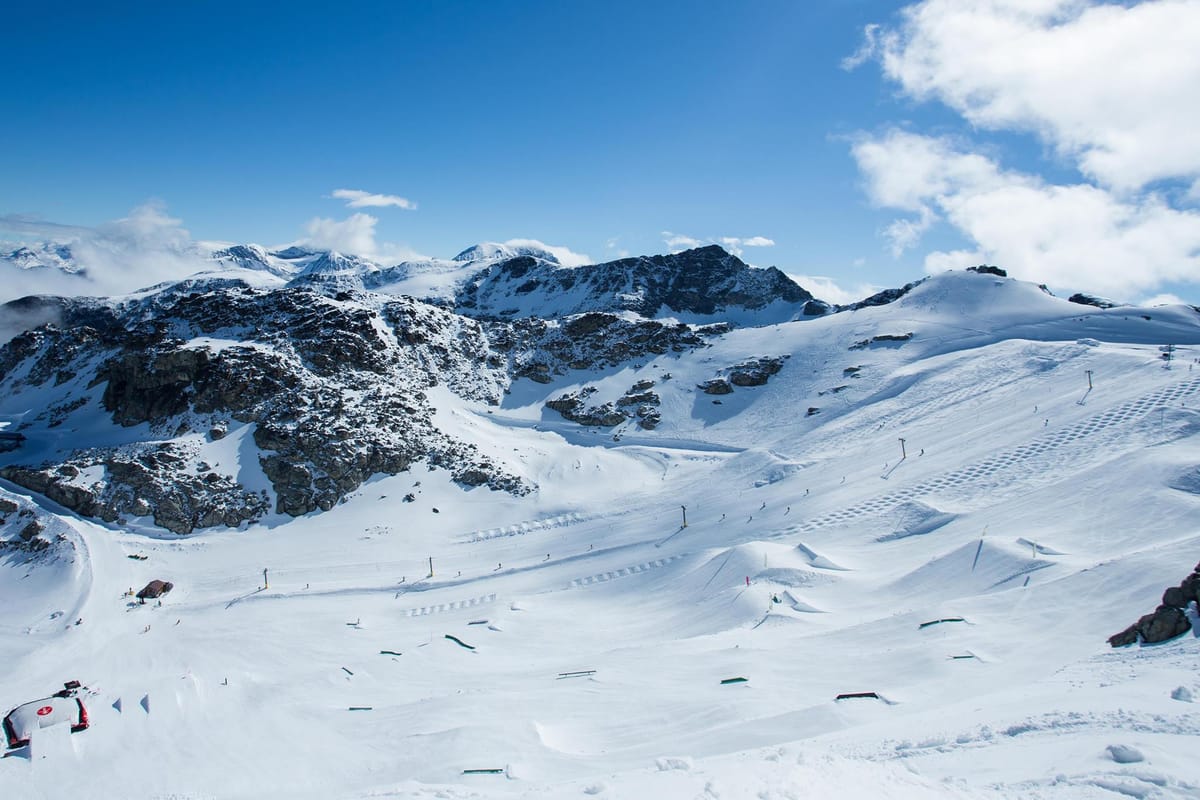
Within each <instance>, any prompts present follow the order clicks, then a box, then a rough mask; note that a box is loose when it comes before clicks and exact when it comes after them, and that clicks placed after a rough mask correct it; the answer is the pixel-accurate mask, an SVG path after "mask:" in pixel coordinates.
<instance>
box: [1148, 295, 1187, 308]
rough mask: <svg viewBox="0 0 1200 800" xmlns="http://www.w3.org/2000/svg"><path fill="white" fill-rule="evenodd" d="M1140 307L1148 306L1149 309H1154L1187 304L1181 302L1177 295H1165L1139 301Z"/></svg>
mask: <svg viewBox="0 0 1200 800" xmlns="http://www.w3.org/2000/svg"><path fill="white" fill-rule="evenodd" d="M1138 305H1139V306H1146V307H1148V308H1149V307H1153V306H1179V305H1187V303H1186V302H1185V301H1183V300H1181V299H1180V298H1179V297H1177V296H1176V295H1173V294H1170V293H1165V294H1156V295H1154V296H1153V297H1147V298H1146V299H1144V300H1139V301H1138Z"/></svg>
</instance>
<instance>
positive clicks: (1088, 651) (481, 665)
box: [0, 247, 1200, 800]
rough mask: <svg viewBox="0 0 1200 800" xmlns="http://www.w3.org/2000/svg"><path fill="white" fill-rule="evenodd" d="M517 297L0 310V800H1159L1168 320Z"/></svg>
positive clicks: (175, 302) (754, 298) (591, 268)
mask: <svg viewBox="0 0 1200 800" xmlns="http://www.w3.org/2000/svg"><path fill="white" fill-rule="evenodd" d="M547 256H552V254H549V253H542V254H537V253H530V252H525V253H517V252H507V251H501V250H497V249H489V248H483V249H475V253H474V254H472V255H468V256H466V257H465V258H463V259H462V260H458V261H451V260H447V261H427V262H412V263H409V264H402V265H394V266H381V265H376V264H372V263H370V262H366V261H363V260H361V259H351V258H346V257H342V256H337V255H336V254H330V253H318V252H313V251H308V250H303V249H301V248H296V249H290V250H282V251H272V252H268V251H266V250H264V249H262V248H252V247H245V248H238V247H231V248H227V249H226V252H224V253H223V254H222V255H220V256H219V257H218V258H217V261H219V262H221V263H219V264H217V267H216V269H215V270H213V271H211V272H208V273H205V274H204V275H200V276H196V277H194V278H192V279H189V280H187V281H182V282H176V283H171V284H165V285H162V286H158V287H154V288H152V289H149V290H145V291H143V292H139V293H136V294H133V295H129V296H125V297H116V298H91V299H86V298H74V299H71V298H49V297H41V298H28V299H25V300H22V301H17V302H16V303H12V304H8V305H7V306H5V307H4V310H5V312H6V313H7V314H8V315H10V316H13V317H14V318H17V319H24V320H31V322H29V323H28V324H27V325H26V326H25V327H26V329H25V330H23V331H21V332H20V333H19V334H18V335H16V336H15V337H14V338H13V339H12V340H11V341H10V342H8V344H7V345H5V346H4V347H3V349H2V350H0V435H6V437H5V439H4V442H3V443H4V445H5V447H8V448H9V449H7V450H4V451H3V452H0V476H3V480H2V481H0V537H3V548H4V549H3V556H4V558H3V560H0V607H2V608H4V609H5V612H4V616H3V617H2V618H0V659H3V663H4V664H6V665H7V668H6V671H5V680H4V681H2V682H0V685H2V686H3V689H2V690H0V700H3V701H6V702H8V706H7V707H13V706H16V705H18V704H19V703H23V702H26V701H29V700H34V699H36V698H39V697H46V696H48V695H49V694H50V693H51V692H53V691H54V690H55V689H57V688H58V686H59V685H61V683H62V682H63V681H66V680H70V679H79V680H81V681H83V683H84V684H85V686H86V687H88V688H87V689H86V690H84V693H83V695H82V698H83V700H84V702H85V703H86V704H87V706H88V709H89V711H90V712H91V727H90V728H89V729H88V730H86V731H83V732H80V733H76V734H73V735H72V734H69V733H68V732H67V731H66V730H65V729H64V728H62V727H58V728H45V729H42V730H41V731H39V732H37V734H36V735H35V737H34V741H33V744H32V747H31V748H29V749H20V750H14V751H13V752H14V754H15V755H16V757H14V758H7V759H4V760H3V761H0V791H2V792H4V793H5V795H6V796H8V795H12V796H22V797H59V796H67V795H78V796H88V795H89V794H91V795H93V796H131V797H143V796H144V797H156V796H169V795H172V794H174V795H176V796H215V797H252V796H253V797H256V798H257V797H313V798H316V797H322V798H324V797H347V798H365V797H389V796H390V797H439V796H440V797H449V798H466V797H479V796H486V797H513V798H516V797H576V796H580V795H583V796H595V797H646V796H658V797H662V798H693V797H747V798H751V797H780V798H782V797H788V796H798V797H803V796H821V797H834V796H837V797H871V798H877V797H905V798H918V797H1042V798H1063V800H1066V799H1067V798H1079V797H1107V796H1114V793H1116V794H1117V795H1122V796H1138V797H1147V798H1151V797H1163V798H1183V797H1194V796H1196V794H1197V792H1198V791H1200V771H1198V769H1197V767H1196V766H1195V759H1193V758H1192V757H1191V751H1192V750H1193V749H1194V741H1195V736H1196V735H1197V734H1200V723H1198V722H1197V714H1196V712H1195V711H1194V709H1195V708H1196V706H1195V704H1194V702H1193V700H1194V699H1195V697H1196V696H1197V694H1198V693H1200V679H1198V678H1197V673H1196V670H1195V664H1196V663H1197V662H1196V659H1197V657H1198V656H1200V642H1198V641H1197V639H1196V637H1195V635H1194V630H1195V627H1194V626H1195V623H1196V621H1197V620H1196V609H1195V606H1194V605H1193V603H1194V602H1195V601H1196V599H1198V598H1196V597H1195V593H1196V588H1197V587H1198V586H1200V577H1197V576H1192V570H1193V568H1194V566H1195V563H1196V561H1197V559H1198V558H1200V477H1198V476H1200V455H1198V451H1197V449H1196V441H1197V439H1196V436H1197V434H1198V433H1200V411H1198V410H1197V403H1200V373H1195V372H1194V371H1193V367H1194V364H1193V362H1194V361H1196V359H1197V358H1200V312H1197V310H1196V309H1194V308H1192V307H1190V306H1182V305H1180V306H1164V307H1157V308H1153V309H1146V308H1133V307H1109V308H1103V307H1097V306H1096V305H1084V304H1080V303H1079V302H1068V301H1067V300H1063V299H1060V298H1057V297H1054V296H1052V295H1050V294H1049V293H1048V292H1046V291H1045V290H1043V289H1042V288H1041V287H1038V286H1036V285H1034V284H1030V283H1025V282H1021V281H1016V280H1012V279H1009V278H1007V277H1005V276H1004V275H1003V274H1002V273H1001V271H999V270H997V269H996V268H981V269H976V270H974V271H956V272H950V273H945V274H941V275H936V276H932V277H929V278H927V279H925V280H922V281H915V282H913V283H911V284H908V285H906V286H904V287H902V288H900V289H896V290H890V291H888V292H883V293H880V294H879V295H876V296H875V297H873V298H868V299H867V300H865V301H863V302H862V303H860V304H855V305H853V306H849V307H845V308H842V309H838V308H834V307H831V306H828V305H826V304H822V303H819V301H816V300H814V299H813V298H812V297H811V296H810V295H809V294H808V293H807V292H806V291H804V290H803V289H802V288H801V287H798V286H796V285H795V284H794V283H792V282H791V281H789V280H787V279H786V278H785V277H783V276H782V275H781V274H776V273H775V272H773V271H771V270H755V269H753V268H750V267H748V266H746V265H745V264H743V263H742V262H740V261H738V260H737V259H736V258H734V257H733V256H730V255H729V254H726V253H724V252H723V251H720V250H719V249H714V248H703V249H700V250H696V251H688V252H685V253H680V254H676V255H672V256H652V257H645V258H638V259H624V260H622V261H617V262H611V263H609V264H602V265H585V266H575V267H567V266H564V265H562V264H560V263H557V262H556V261H555V260H554V259H553V258H552V257H547ZM254 276H266V277H265V278H263V279H261V280H259V279H258V278H255V277H254ZM531 284H532V285H531ZM401 286H403V287H406V288H410V289H411V288H423V290H424V292H412V291H407V292H405V291H400V290H399V289H398V288H397V287H401ZM427 300H428V301H432V302H427ZM18 436H19V437H20V438H18ZM152 578H159V579H163V580H169V581H171V582H172V583H173V584H174V586H175V588H174V589H173V591H172V592H171V593H170V594H168V595H166V596H165V597H163V598H162V605H161V606H158V605H156V604H155V603H153V602H151V603H148V604H146V605H140V604H138V603H137V602H136V600H134V599H132V598H130V597H128V596H126V595H125V593H126V592H127V591H128V590H130V589H133V590H135V591H136V590H137V589H138V588H140V587H141V586H143V585H145V584H146V582H147V581H149V580H151V579H152ZM1147 612H1150V613H1147ZM1130 623H1134V625H1133V627H1132V628H1130V627H1129V626H1130ZM1185 624H1186V628H1185V627H1184V626H1185ZM1113 634H1120V637H1119V638H1118V640H1117V642H1118V643H1119V642H1126V641H1128V642H1132V643H1131V644H1129V645H1126V646H1124V647H1120V648H1112V647H1110V646H1109V644H1108V643H1107V641H1106V640H1107V639H1108V637H1110V636H1112V635H1113ZM1159 638H1166V641H1163V642H1161V643H1157V644H1149V643H1148V642H1149V641H1152V640H1157V639H1159ZM0 710H2V709H0Z"/></svg>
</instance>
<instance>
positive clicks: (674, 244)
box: [662, 231, 704, 250]
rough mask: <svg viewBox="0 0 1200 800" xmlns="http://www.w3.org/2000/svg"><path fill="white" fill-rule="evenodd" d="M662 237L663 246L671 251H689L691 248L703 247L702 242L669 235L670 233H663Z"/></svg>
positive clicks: (676, 234)
mask: <svg viewBox="0 0 1200 800" xmlns="http://www.w3.org/2000/svg"><path fill="white" fill-rule="evenodd" d="M662 237H663V244H665V245H666V246H667V247H669V248H671V249H672V250H690V249H692V248H693V247H703V246H704V242H702V241H700V240H699V239H693V238H692V237H691V236H684V235H683V234H679V233H671V232H670V231H663V232H662Z"/></svg>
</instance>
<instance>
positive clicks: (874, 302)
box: [837, 278, 927, 311]
mask: <svg viewBox="0 0 1200 800" xmlns="http://www.w3.org/2000/svg"><path fill="white" fill-rule="evenodd" d="M926 280H927V279H926V278H922V279H921V280H919V281H913V282H912V283H906V284H904V285H903V286H901V287H900V288H899V289H884V290H883V291H882V292H876V293H875V294H873V295H871V296H870V297H868V298H866V299H864V300H859V301H858V302H857V303H850V304H849V305H845V306H840V307H839V308H838V309H837V310H838V311H857V310H859V309H860V308H869V307H871V306H886V305H887V304H888V303H894V302H896V301H897V300H899V299H900V298H901V297H904V295H906V294H908V293H909V292H911V291H912V290H913V289H915V288H917V287H918V286H920V285H921V284H922V283H924V282H925V281H926Z"/></svg>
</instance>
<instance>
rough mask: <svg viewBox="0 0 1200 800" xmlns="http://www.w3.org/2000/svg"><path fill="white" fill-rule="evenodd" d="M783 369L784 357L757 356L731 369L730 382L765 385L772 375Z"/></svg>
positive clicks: (743, 384) (745, 384) (740, 384)
mask: <svg viewBox="0 0 1200 800" xmlns="http://www.w3.org/2000/svg"><path fill="white" fill-rule="evenodd" d="M781 369H783V358H782V357H775V358H768V357H766V356H764V357H762V358H756V359H754V360H752V361H744V362H742V363H741V364H737V365H735V366H733V367H730V369H729V382H730V383H732V384H733V385H734V386H764V385H765V384H766V382H767V379H769V378H770V377H771V376H772V375H774V374H776V373H777V372H779V370H781Z"/></svg>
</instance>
